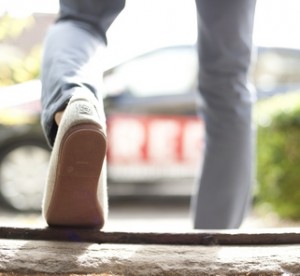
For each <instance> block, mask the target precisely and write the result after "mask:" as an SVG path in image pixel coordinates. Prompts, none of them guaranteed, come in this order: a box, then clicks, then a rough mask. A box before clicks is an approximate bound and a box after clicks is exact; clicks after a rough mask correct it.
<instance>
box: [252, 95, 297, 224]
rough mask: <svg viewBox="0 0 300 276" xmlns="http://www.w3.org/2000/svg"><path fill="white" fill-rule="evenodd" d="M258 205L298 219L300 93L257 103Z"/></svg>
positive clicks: (281, 215) (283, 215) (282, 215)
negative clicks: (267, 206) (266, 206)
mask: <svg viewBox="0 0 300 276" xmlns="http://www.w3.org/2000/svg"><path fill="white" fill-rule="evenodd" d="M255 117H256V122H257V187H256V188H257V189H256V200H257V203H258V204H264V205H265V204H267V205H269V206H270V207H271V209H272V210H273V211H275V212H276V213H277V214H278V215H279V216H280V217H283V218H291V219H300V92H297V93H289V94H284V95H280V96H275V97H273V98H270V99H268V100H264V101H261V102H259V103H257V105H256V109H255Z"/></svg>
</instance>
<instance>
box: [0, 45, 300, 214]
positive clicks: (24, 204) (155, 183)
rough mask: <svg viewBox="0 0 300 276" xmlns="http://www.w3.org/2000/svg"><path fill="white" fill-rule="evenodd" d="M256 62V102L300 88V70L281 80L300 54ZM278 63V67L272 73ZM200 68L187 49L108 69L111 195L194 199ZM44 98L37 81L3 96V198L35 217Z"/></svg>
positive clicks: (270, 54) (282, 53) (270, 52)
mask: <svg viewBox="0 0 300 276" xmlns="http://www.w3.org/2000/svg"><path fill="white" fill-rule="evenodd" d="M257 57H258V58H257V62H256V63H255V66H254V70H253V74H252V76H253V79H254V83H255V84H256V86H257V88H258V97H259V98H263V97H266V96H270V95H272V94H274V93H279V92H282V91H286V90H287V85H291V81H292V84H293V88H294V87H300V80H299V79H300V72H299V70H298V71H297V72H299V74H294V72H295V69H294V70H293V71H292V72H290V73H291V74H293V78H287V77H285V78H283V79H281V77H282V76H283V75H285V74H287V71H288V70H283V69H282V68H285V67H284V66H286V67H287V68H289V67H290V64H294V63H293V62H294V59H298V60H299V52H298V51H297V50H291V49H277V48H271V49H270V48H259V51H258V55H257ZM291 57H293V58H291ZM274 60H277V63H278V60H279V61H280V62H279V63H278V64H280V66H279V68H277V67H276V66H273V67H268V66H267V64H268V63H269V62H274ZM266 63H267V64H266ZM197 65H198V64H197V54H196V48H195V46H193V45H184V46H174V47H167V48H162V49H157V50H154V51H152V52H149V53H146V54H144V55H141V56H138V57H136V58H133V59H131V60H129V61H127V62H124V63H122V64H120V65H118V66H116V67H114V68H111V69H108V70H106V72H105V75H104V79H103V88H102V90H103V91H104V103H105V110H106V114H107V125H108V138H109V144H108V183H109V193H110V195H128V194H139V193H146V194H151V193H153V192H154V191H156V190H158V191H159V192H158V193H159V194H169V195H170V194H187V195H188V194H190V193H191V189H192V184H193V182H194V179H195V177H196V174H197V172H198V168H200V166H201V158H202V152H203V148H204V123H203V121H202V120H201V118H200V117H199V116H197V115H196V110H197V108H200V109H201V106H202V100H201V97H200V96H199V94H198V93H196V90H197V89H196V88H197V81H196V80H197V69H198V66H197ZM294 65H295V66H296V64H294ZM275 67H276V68H277V71H278V72H279V71H280V70H283V71H282V72H279V73H278V72H277V71H276V72H274V70H275ZM298 68H300V66H299V64H298V67H297V69H298ZM291 74H290V75H291ZM264 80H265V81H264ZM289 88H290V87H289ZM40 91H41V84H40V82H39V81H37V80H36V81H31V82H28V83H23V84H18V85H14V86H11V87H5V88H2V89H0V196H1V197H2V202H3V203H5V204H6V205H8V206H11V207H13V208H15V209H17V210H38V209H40V205H41V200H42V193H43V189H44V183H45V175H46V170H47V165H48V160H49V156H50V151H49V148H48V146H47V144H46V142H45V138H44V136H43V133H42V130H41V127H40V111H41V107H40ZM119 137H122V139H120V138H119Z"/></svg>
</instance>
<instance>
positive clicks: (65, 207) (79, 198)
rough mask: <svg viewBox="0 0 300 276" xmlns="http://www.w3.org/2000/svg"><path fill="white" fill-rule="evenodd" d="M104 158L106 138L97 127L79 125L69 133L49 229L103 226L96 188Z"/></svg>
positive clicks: (61, 156)
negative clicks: (54, 227)
mask: <svg viewBox="0 0 300 276" xmlns="http://www.w3.org/2000/svg"><path fill="white" fill-rule="evenodd" d="M105 155H106V137H105V135H104V134H103V132H102V131H101V128H100V127H99V126H98V125H96V124H89V123H85V124H80V125H76V126H73V127H71V128H70V129H69V130H68V131H67V132H66V134H65V135H64V137H63V139H62V141H61V145H60V150H59V157H58V165H57V172H56V180H55V183H54V187H53V194H52V198H51V201H50V204H49V208H48V210H47V213H46V216H45V217H46V221H47V223H48V224H49V226H75V227H97V228H101V227H102V226H103V224H104V215H103V209H102V206H100V203H99V201H98V198H97V189H98V182H99V177H100V174H101V170H102V166H103V161H104V158H105Z"/></svg>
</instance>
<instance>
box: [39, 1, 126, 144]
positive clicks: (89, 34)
mask: <svg viewBox="0 0 300 276" xmlns="http://www.w3.org/2000/svg"><path fill="white" fill-rule="evenodd" d="M124 5H125V0H76V1H74V0H60V15H59V19H58V21H57V22H56V24H54V25H53V26H52V27H51V28H50V30H49V32H48V34H47V36H46V39H45V44H44V55H43V62H42V126H43V129H44V132H45V134H46V138H47V140H48V142H49V144H50V145H51V146H53V142H54V139H55V136H56V132H57V124H56V123H55V121H54V116H55V113H56V112H57V111H60V110H63V109H64V108H65V107H66V104H67V102H68V100H69V99H70V97H71V96H72V95H73V93H74V90H76V89H78V88H80V89H82V88H84V89H86V90H87V91H89V92H92V93H93V94H95V95H96V96H97V87H98V83H99V81H100V80H101V73H102V72H101V70H102V67H101V62H102V60H101V58H99V56H97V55H98V54H99V52H100V51H101V48H103V47H105V44H106V36H105V33H106V31H107V29H108V27H109V26H110V25H111V24H112V22H113V21H114V19H115V18H116V17H117V15H118V14H119V13H120V11H121V10H122V9H123V7H124ZM96 56H97V58H95V57H96ZM99 98H100V99H101V95H100V96H99ZM100 104H101V101H100Z"/></svg>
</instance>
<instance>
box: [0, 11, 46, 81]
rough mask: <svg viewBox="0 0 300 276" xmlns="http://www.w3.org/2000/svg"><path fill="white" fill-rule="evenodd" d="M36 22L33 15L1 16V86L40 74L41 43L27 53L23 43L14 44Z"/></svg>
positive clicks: (26, 79)
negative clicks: (18, 16) (24, 50)
mask: <svg viewBox="0 0 300 276" xmlns="http://www.w3.org/2000/svg"><path fill="white" fill-rule="evenodd" d="M33 24H35V22H34V19H33V17H32V16H28V17H24V18H14V17H11V16H9V15H7V14H6V15H3V16H1V17H0V46H1V49H0V50H1V51H0V87H1V86H6V85H11V84H14V83H20V82H24V81H28V80H31V79H34V78H37V77H38V76H39V72H40V58H41V50H42V47H41V45H34V46H33V47H32V48H31V49H30V50H29V51H27V52H26V53H24V52H23V49H22V45H14V43H12V41H13V39H16V38H18V37H19V36H20V35H21V34H22V32H24V31H25V30H26V29H27V28H30V27H31V26H32V25H33Z"/></svg>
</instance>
